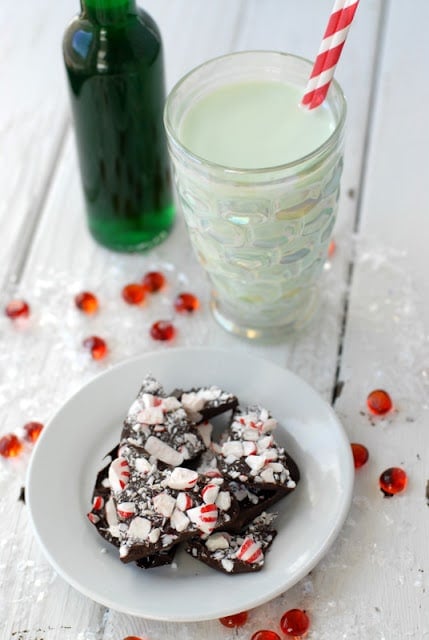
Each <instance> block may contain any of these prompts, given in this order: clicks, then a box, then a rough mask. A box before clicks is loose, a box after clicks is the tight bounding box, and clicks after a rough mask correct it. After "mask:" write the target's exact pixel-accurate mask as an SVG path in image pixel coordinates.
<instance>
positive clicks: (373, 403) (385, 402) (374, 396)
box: [366, 389, 393, 416]
mask: <svg viewBox="0 0 429 640" xmlns="http://www.w3.org/2000/svg"><path fill="white" fill-rule="evenodd" d="M366 404H367V406H368V409H369V410H370V411H371V413H373V414H375V415H377V416H382V415H384V414H385V413H389V411H391V410H392V408H393V403H392V399H391V397H390V396H389V394H388V393H387V391H384V390H383V389H375V391H371V393H370V394H369V395H368V397H367V399H366Z"/></svg>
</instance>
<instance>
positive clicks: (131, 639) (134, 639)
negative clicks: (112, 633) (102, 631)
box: [124, 636, 146, 640]
mask: <svg viewBox="0 0 429 640" xmlns="http://www.w3.org/2000/svg"><path fill="white" fill-rule="evenodd" d="M124 640H146V638H141V637H137V636H127V637H126V638H124Z"/></svg>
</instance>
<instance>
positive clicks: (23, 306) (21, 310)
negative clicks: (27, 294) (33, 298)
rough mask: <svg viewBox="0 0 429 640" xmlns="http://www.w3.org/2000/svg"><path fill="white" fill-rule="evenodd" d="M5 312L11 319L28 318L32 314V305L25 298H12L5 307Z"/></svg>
mask: <svg viewBox="0 0 429 640" xmlns="http://www.w3.org/2000/svg"><path fill="white" fill-rule="evenodd" d="M5 314H6V315H7V316H8V318H10V319H11V320H18V319H19V318H28V316H29V315H30V305H29V304H28V302H25V300H11V301H10V302H9V303H8V304H7V305H6V308H5Z"/></svg>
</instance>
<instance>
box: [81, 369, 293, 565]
mask: <svg viewBox="0 0 429 640" xmlns="http://www.w3.org/2000/svg"><path fill="white" fill-rule="evenodd" d="M217 416H223V420H224V422H225V428H224V429H223V430H222V433H221V435H220V437H219V438H217V439H216V440H215V439H214V438H213V426H212V423H211V422H210V421H211V420H212V419H214V418H216V417H217ZM276 424H277V423H276V421H275V419H274V418H273V417H272V416H271V415H270V413H269V412H268V411H267V410H266V409H264V408H262V407H259V406H252V407H249V408H247V409H243V408H240V407H239V402H238V399H237V397H236V396H234V395H232V394H230V393H227V392H225V391H223V390H221V389H219V388H218V387H209V388H199V389H191V390H189V391H182V390H175V391H173V392H172V393H171V394H170V395H168V394H166V393H165V391H164V389H163V387H162V385H161V383H160V382H159V381H157V380H156V379H154V378H153V377H152V376H150V375H149V376H147V377H146V378H145V379H144V381H143V384H142V387H141V389H140V391H139V393H138V395H137V398H136V400H135V401H134V403H133V404H132V405H131V407H130V409H129V411H128V415H127V417H126V419H125V421H124V425H123V429H122V434H121V438H120V442H119V444H118V446H117V447H115V449H114V450H113V451H111V452H110V454H108V455H109V457H110V461H109V463H108V464H107V465H106V466H105V467H104V468H103V469H102V470H101V471H100V472H99V473H98V475H97V478H96V482H95V488H94V492H93V501H92V508H91V511H90V512H89V513H88V518H89V520H90V522H91V523H92V524H94V526H95V527H96V528H97V531H98V532H99V534H100V535H101V536H102V537H103V538H104V539H105V540H107V541H109V542H110V543H112V544H114V545H115V546H116V547H118V549H119V557H120V559H121V560H122V561H123V562H125V563H129V562H136V563H137V564H138V566H140V567H143V568H151V567H157V566H161V565H165V564H170V563H171V562H172V561H173V558H174V554H175V551H176V549H177V547H178V545H179V544H183V545H184V547H185V549H186V551H187V552H188V553H189V554H190V555H191V556H192V557H194V558H197V559H198V560H200V561H202V562H204V563H206V564H208V565H209V566H211V567H213V568H215V569H218V570H219V571H222V572H224V573H228V574H232V573H244V572H252V571H258V570H260V569H261V568H262V567H263V565H264V557H265V552H266V551H267V550H268V548H269V547H270V545H271V543H272V541H273V540H274V538H275V535H276V531H275V529H274V528H273V520H274V519H275V515H274V514H271V513H267V512H266V509H267V508H268V507H270V506H271V505H273V504H274V503H276V502H278V501H279V500H280V499H282V498H284V497H285V496H286V495H288V494H289V493H290V492H291V491H293V490H294V489H295V487H296V485H297V483H298V480H299V470H298V467H297V465H296V463H295V462H294V461H293V459H292V458H291V457H290V456H289V455H288V454H287V453H286V452H285V450H284V449H283V448H282V447H280V446H279V445H278V444H277V443H276V441H275V439H274V435H273V431H274V429H275V427H276Z"/></svg>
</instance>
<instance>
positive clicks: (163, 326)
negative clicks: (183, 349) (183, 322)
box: [150, 320, 176, 341]
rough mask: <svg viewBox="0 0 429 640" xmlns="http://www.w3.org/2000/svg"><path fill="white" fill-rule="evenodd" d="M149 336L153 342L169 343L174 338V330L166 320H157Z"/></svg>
mask: <svg viewBox="0 0 429 640" xmlns="http://www.w3.org/2000/svg"><path fill="white" fill-rule="evenodd" d="M150 335H151V336H152V338H153V339H154V340H164V341H170V340H173V338H174V337H175V335H176V329H175V327H174V325H173V324H172V323H171V322H169V321H168V320H158V322H154V323H153V325H152V326H151V328H150Z"/></svg>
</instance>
